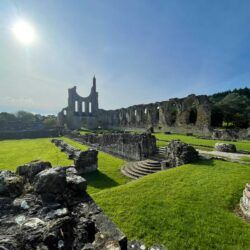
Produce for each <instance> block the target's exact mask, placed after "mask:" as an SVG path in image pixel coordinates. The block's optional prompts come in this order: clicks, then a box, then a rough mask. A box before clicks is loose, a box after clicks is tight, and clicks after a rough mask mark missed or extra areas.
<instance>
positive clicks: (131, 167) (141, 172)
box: [121, 159, 161, 179]
mask: <svg viewBox="0 0 250 250" xmlns="http://www.w3.org/2000/svg"><path fill="white" fill-rule="evenodd" d="M121 171H122V173H123V174H124V175H126V176H128V177H129V178H132V179H138V178H140V177H143V176H145V175H148V174H153V173H156V172H158V171H161V163H160V162H159V161H155V160H152V159H148V160H144V161H137V162H128V163H127V164H126V165H125V166H124V167H123V168H122V169H121Z"/></svg>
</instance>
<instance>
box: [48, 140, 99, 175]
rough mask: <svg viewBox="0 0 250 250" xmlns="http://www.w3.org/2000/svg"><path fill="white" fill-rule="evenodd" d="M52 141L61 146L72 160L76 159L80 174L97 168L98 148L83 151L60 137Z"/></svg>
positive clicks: (75, 162)
mask: <svg viewBox="0 0 250 250" xmlns="http://www.w3.org/2000/svg"><path fill="white" fill-rule="evenodd" d="M51 142H52V143H54V144H55V145H56V146H57V147H59V148H60V149H61V151H62V152H65V153H66V154H67V155H68V157H69V159H70V160H74V165H75V168H76V170H77V171H78V174H80V175H81V174H85V173H89V172H93V171H96V170H97V167H98V158H97V155H98V151H97V150H95V149H88V150H86V151H81V150H79V149H76V148H74V147H72V146H71V145H69V144H67V143H65V142H64V141H63V140H59V139H52V140H51Z"/></svg>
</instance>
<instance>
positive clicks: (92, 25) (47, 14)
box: [0, 0, 250, 113]
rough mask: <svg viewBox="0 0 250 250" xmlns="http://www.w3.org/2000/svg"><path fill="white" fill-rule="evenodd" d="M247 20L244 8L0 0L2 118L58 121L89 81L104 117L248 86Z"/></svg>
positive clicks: (111, 0) (247, 4) (137, 0)
mask: <svg viewBox="0 0 250 250" xmlns="http://www.w3.org/2000/svg"><path fill="white" fill-rule="evenodd" d="M249 13H250V1H248V0H245V1H244V0H241V1H237V0H234V1H231V0H225V1H224V0H220V1H218V0H217V1H214V0H211V1H207V0H206V1H203V0H199V1H198V0H190V1H186V0H185V1H184V0H183V1H180V0H179V1H178V0H173V1H172V0H171V1H169V0H163V1H159V0H158V1H157V0H151V1H149V0H144V1H143V0H126V1H121V0H107V1H103V0H81V1H80V0H79V1H77V0H72V1H68V0H65V1H63V0H60V1H59V0H53V1H51V0H43V1H34V0H32V1H31V0H16V1H10V0H1V1H0V111H11V112H14V111H17V110H20V109H25V110H29V111H32V112H40V113H57V112H58V111H59V110H60V109H61V108H62V107H64V106H66V103H67V88H69V87H72V86H74V85H76V86H77V87H78V92H79V94H80V95H82V96H86V95H88V94H89V91H90V87H91V82H92V77H93V75H94V74H95V75H96V78H97V90H98V92H99V103H100V105H99V106H100V107H101V108H104V109H115V108H120V107H123V106H125V107H126V106H130V105H133V104H140V103H150V102H155V101H161V100H167V99H169V98H173V97H184V96H186V95H188V94H191V93H195V94H211V93H214V92H218V91H223V90H228V89H233V88H239V87H245V86H248V87H249V86H250V84H249V82H250V29H249V25H250V15H249ZM19 19H24V20H26V21H28V22H30V23H31V24H32V25H33V26H34V28H35V30H36V33H37V39H36V40H35V41H34V43H33V44H31V45H30V46H24V45H23V44H20V42H18V41H17V39H16V38H15V37H14V36H13V34H12V32H11V30H10V27H11V25H13V23H14V22H15V21H16V20H19Z"/></svg>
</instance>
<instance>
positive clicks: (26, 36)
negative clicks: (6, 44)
mask: <svg viewBox="0 0 250 250" xmlns="http://www.w3.org/2000/svg"><path fill="white" fill-rule="evenodd" d="M12 31H13V33H14V35H15V36H16V38H17V39H18V40H19V41H20V42H21V43H23V44H26V45H29V44H31V43H33V42H34V40H35V36H36V34H35V30H34V28H33V27H32V25H31V24H29V23H28V22H26V21H24V20H20V21H18V22H16V23H15V24H14V25H13V27H12Z"/></svg>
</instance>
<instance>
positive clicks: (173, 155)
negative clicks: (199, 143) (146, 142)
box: [165, 140, 199, 167]
mask: <svg viewBox="0 0 250 250" xmlns="http://www.w3.org/2000/svg"><path fill="white" fill-rule="evenodd" d="M198 155H199V153H198V152H197V151H196V150H195V148H194V147H192V146H190V145H188V144H186V143H184V142H181V141H180V140H172V141H171V142H170V143H169V144H168V146H167V147H166V153H165V156H166V159H167V162H168V165H169V167H176V166H180V165H183V164H186V163H190V162H193V161H195V160H197V159H198Z"/></svg>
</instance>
